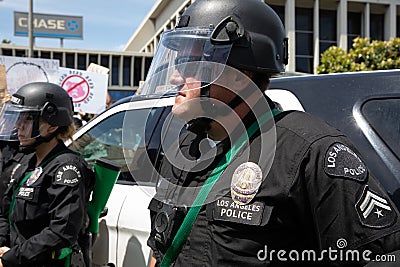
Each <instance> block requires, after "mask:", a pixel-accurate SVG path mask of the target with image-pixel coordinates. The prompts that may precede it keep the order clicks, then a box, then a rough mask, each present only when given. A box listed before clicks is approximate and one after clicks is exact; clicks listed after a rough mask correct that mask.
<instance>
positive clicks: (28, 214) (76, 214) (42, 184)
mask: <svg viewBox="0 0 400 267" xmlns="http://www.w3.org/2000/svg"><path fill="white" fill-rule="evenodd" d="M1 114H2V115H3V116H4V117H2V118H1V119H2V120H6V123H7V124H8V125H9V126H13V127H3V128H2V130H3V131H5V130H7V129H8V130H9V132H8V133H7V132H2V133H1V136H2V137H3V138H4V137H5V136H7V134H8V136H9V137H10V139H12V138H14V137H16V136H17V137H18V140H19V142H20V148H21V150H22V151H24V152H25V153H26V154H27V155H26V156H25V157H24V158H23V160H22V161H21V163H20V164H18V165H16V167H15V168H14V170H13V172H12V177H11V180H10V186H9V187H8V189H7V191H6V192H5V196H4V198H3V201H2V214H1V218H0V245H1V246H2V247H1V248H0V254H1V258H0V266H4V267H8V266H11V267H14V266H68V264H69V263H70V259H71V258H70V257H71V255H72V253H73V252H76V251H79V250H80V247H79V244H78V238H79V236H80V233H81V232H82V230H83V229H84V228H85V224H86V223H87V216H86V207H87V204H88V201H89V195H90V192H91V190H92V188H93V184H94V174H93V172H92V171H91V170H90V168H89V167H88V165H87V164H86V162H85V161H84V160H83V159H82V158H81V157H80V156H79V155H77V154H76V153H74V152H72V151H71V150H69V149H68V148H67V147H66V146H65V145H64V143H63V141H64V140H66V139H67V138H70V137H71V135H72V134H73V131H74V126H73V117H72V115H73V104H72V99H71V98H70V96H69V95H68V93H67V92H66V91H65V90H64V89H63V88H61V87H60V86H58V85H56V84H51V83H44V82H37V83H30V84H27V85H24V86H22V87H21V88H20V89H18V90H17V92H16V93H15V94H14V95H13V96H12V99H11V101H10V102H8V103H6V104H5V105H4V107H3V110H2V113H1ZM15 131H17V132H18V134H17V135H15ZM66 264H67V265H66Z"/></svg>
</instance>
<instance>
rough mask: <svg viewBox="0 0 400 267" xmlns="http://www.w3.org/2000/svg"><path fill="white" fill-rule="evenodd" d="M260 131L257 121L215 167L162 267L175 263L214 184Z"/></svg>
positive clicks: (266, 118)
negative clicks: (238, 153)
mask: <svg viewBox="0 0 400 267" xmlns="http://www.w3.org/2000/svg"><path fill="white" fill-rule="evenodd" d="M279 113H280V111H279V110H277V109H273V110H272V111H271V112H268V113H266V114H264V115H263V116H261V117H260V120H259V121H260V124H261V125H263V124H265V123H266V122H267V121H269V120H270V119H271V118H272V117H274V116H276V115H278V114H279ZM258 129H259V127H258V123H257V121H256V122H255V123H253V124H252V125H251V126H250V127H249V128H248V129H247V132H246V133H243V135H242V136H240V138H239V139H238V141H237V142H236V143H235V144H234V145H233V146H232V147H231V148H230V149H229V151H228V152H226V154H225V157H224V158H222V159H221V161H220V162H219V163H218V165H217V167H215V169H214V170H213V171H212V172H211V174H210V176H209V177H208V179H207V180H206V182H205V183H204V185H203V186H202V188H201V190H200V192H199V194H198V195H197V197H196V199H195V200H194V202H193V205H192V207H190V209H189V211H188V213H187V214H186V216H185V219H184V220H183V222H182V225H181V227H180V228H179V229H178V232H177V233H176V235H175V237H174V239H173V241H172V244H171V246H170V247H169V248H168V250H167V252H166V253H165V255H164V258H163V260H162V262H161V267H169V266H170V265H171V264H172V263H173V262H174V261H175V259H176V257H177V256H178V253H179V251H180V250H181V248H182V246H183V243H184V242H185V240H186V238H187V237H188V235H189V233H190V231H191V230H192V226H193V224H194V222H195V220H196V218H197V215H198V214H199V212H200V209H201V208H202V206H203V204H204V201H205V200H206V198H207V196H208V194H209V193H210V191H211V189H212V188H213V187H214V184H215V183H216V182H217V181H218V178H219V177H220V176H221V174H222V173H223V172H224V170H225V169H226V166H227V165H228V164H229V163H230V162H231V160H232V159H233V157H234V156H235V155H236V154H237V152H238V151H239V150H240V149H241V148H242V147H243V145H244V144H245V143H246V140H248V139H250V138H251V137H252V136H253V135H254V134H255V133H256V132H257V130H258Z"/></svg>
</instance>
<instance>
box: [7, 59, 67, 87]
mask: <svg viewBox="0 0 400 267" xmlns="http://www.w3.org/2000/svg"><path fill="white" fill-rule="evenodd" d="M0 64H1V65H5V66H6V74H7V90H8V93H9V94H10V95H12V94H14V93H15V92H16V91H17V90H18V89H19V88H20V87H21V86H23V85H25V84H27V83H31V82H49V76H51V75H53V74H55V73H57V72H58V69H59V66H60V63H59V61H58V60H54V59H43V58H24V57H10V56H0Z"/></svg>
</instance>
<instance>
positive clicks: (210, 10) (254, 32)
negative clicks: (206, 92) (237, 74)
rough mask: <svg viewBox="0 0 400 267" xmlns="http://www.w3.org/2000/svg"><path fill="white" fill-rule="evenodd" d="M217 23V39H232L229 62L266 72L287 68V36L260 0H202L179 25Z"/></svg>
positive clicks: (189, 8)
mask: <svg viewBox="0 0 400 267" xmlns="http://www.w3.org/2000/svg"><path fill="white" fill-rule="evenodd" d="M209 25H214V27H215V29H216V31H215V35H214V36H211V38H212V39H211V41H214V42H215V43H217V44H218V43H221V44H222V43H227V42H233V46H232V49H231V52H230V55H229V58H228V62H227V63H228V65H231V66H232V67H235V68H237V69H243V70H250V71H254V72H261V73H267V74H277V73H281V72H284V71H285V64H287V59H288V52H287V39H286V38H285V30H284V27H283V24H282V22H281V20H280V18H279V16H278V15H277V14H276V13H275V11H274V10H273V9H272V8H271V7H269V6H268V5H267V4H265V3H264V2H263V1H260V0H199V1H195V2H194V3H193V4H192V5H190V6H189V7H188V8H187V10H186V11H185V12H184V13H183V15H182V17H181V18H180V20H179V23H178V25H177V26H176V27H177V28H183V27H201V26H209Z"/></svg>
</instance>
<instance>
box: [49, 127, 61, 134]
mask: <svg viewBox="0 0 400 267" xmlns="http://www.w3.org/2000/svg"><path fill="white" fill-rule="evenodd" d="M58 128H59V127H58V126H50V127H49V128H48V129H47V131H48V133H54V132H55V131H57V129H58Z"/></svg>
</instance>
